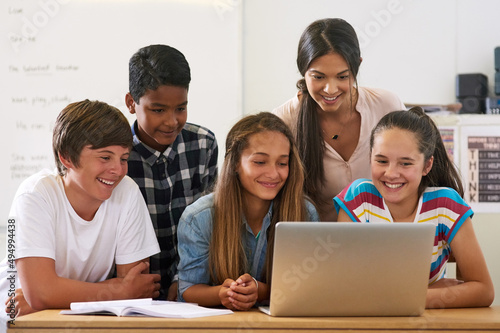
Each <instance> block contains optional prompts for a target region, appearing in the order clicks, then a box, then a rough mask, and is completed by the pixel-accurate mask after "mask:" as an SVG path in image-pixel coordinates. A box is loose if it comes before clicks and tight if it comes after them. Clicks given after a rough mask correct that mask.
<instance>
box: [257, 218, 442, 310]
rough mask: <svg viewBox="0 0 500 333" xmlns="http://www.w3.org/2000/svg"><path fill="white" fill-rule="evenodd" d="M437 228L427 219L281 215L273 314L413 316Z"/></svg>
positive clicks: (418, 305)
mask: <svg viewBox="0 0 500 333" xmlns="http://www.w3.org/2000/svg"><path fill="white" fill-rule="evenodd" d="M435 232H436V228H435V226H434V225H432V224H427V223H384V224H380V223H379V224H374V223H339V222H321V223H311V222H280V223H278V224H277V225H276V234H275V245H274V259H273V271H272V280H271V296H270V305H269V307H261V310H262V311H263V312H266V313H268V314H270V315H272V316H417V315H420V314H422V312H423V311H424V309H425V298H426V292H427V285H428V279H429V272H430V265H431V257H432V249H433V244H434V235H435Z"/></svg>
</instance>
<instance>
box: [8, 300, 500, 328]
mask: <svg viewBox="0 0 500 333" xmlns="http://www.w3.org/2000/svg"><path fill="white" fill-rule="evenodd" d="M96 330H97V331H98V332H107V333H109V332H120V333H129V332H137V331H140V330H144V331H147V332H160V331H162V332H168V331H172V332H173V331H175V332H186V333H187V332H202V331H204V332H234V331H238V332H274V333H278V332H285V331H289V330H293V331H294V332H311V331H316V330H322V331H327V332H328V331H330V332H333V331H336V332H338V331H341V330H352V331H353V332H356V331H365V332H366V331H367V330H369V331H372V332H380V331H387V330H394V331H404V330H413V331H415V330H422V331H425V330H428V331H432V330H434V331H443V330H453V331H457V330H460V331H461V332H468V331H469V332H470V331H474V332H478V331H500V306H497V307H491V308H472V309H446V310H427V311H425V313H424V314H423V315H422V316H420V317H307V318H305V317H301V318H276V317H270V316H268V315H266V314H264V313H261V312H258V310H252V311H249V312H235V313H234V314H230V315H223V316H215V317H205V318H196V319H166V318H151V317H114V316H75V315H71V316H70V315H60V314H59V310H45V311H41V312H37V313H32V314H30V315H26V316H23V317H20V318H18V319H16V320H15V326H11V327H10V328H9V329H8V332H9V333H15V332H42V333H48V332H51V333H59V332H68V331H72V332H79V333H88V332H92V333H93V332H96Z"/></svg>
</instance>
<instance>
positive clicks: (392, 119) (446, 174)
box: [370, 106, 464, 197]
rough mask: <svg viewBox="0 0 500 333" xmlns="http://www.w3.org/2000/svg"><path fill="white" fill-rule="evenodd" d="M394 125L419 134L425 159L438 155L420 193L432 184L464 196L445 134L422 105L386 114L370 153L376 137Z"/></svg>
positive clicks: (372, 138)
mask: <svg viewBox="0 0 500 333" xmlns="http://www.w3.org/2000/svg"><path fill="white" fill-rule="evenodd" d="M392 128H399V129H402V130H406V131H408V132H411V133H413V134H415V137H416V138H417V141H418V142H417V146H418V150H419V151H420V153H422V154H423V155H424V161H425V162H427V161H428V160H429V159H430V158H431V157H433V156H434V162H433V164H432V168H431V170H430V171H429V173H428V174H427V175H426V176H424V177H422V181H421V182H420V186H419V188H418V195H419V196H420V195H421V194H422V193H423V192H424V191H425V189H426V188H427V187H428V186H435V187H450V188H452V189H454V190H455V191H457V192H458V193H459V194H460V196H461V197H463V196H464V188H463V185H462V180H461V178H460V173H459V172H458V170H457V168H456V166H455V164H454V163H453V162H452V161H451V159H450V158H449V157H448V154H447V153H446V148H445V146H444V143H443V139H442V138H441V133H440V132H439V129H438V128H437V126H436V124H435V123H434V121H433V120H432V119H431V117H429V116H428V115H427V114H426V113H425V112H424V110H423V109H422V108H421V107H419V106H416V107H412V108H411V109H409V110H408V111H394V112H391V113H388V114H386V115H385V116H384V117H382V119H380V121H379V122H378V124H377V125H376V126H375V127H374V128H373V130H372V133H371V136H370V154H371V150H372V148H373V142H374V140H375V136H376V135H377V134H379V133H381V132H383V131H385V130H388V129H392Z"/></svg>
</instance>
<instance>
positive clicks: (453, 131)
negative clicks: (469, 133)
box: [438, 126, 460, 167]
mask: <svg viewBox="0 0 500 333" xmlns="http://www.w3.org/2000/svg"><path fill="white" fill-rule="evenodd" d="M438 129H439V132H440V133H441V139H443V143H444V148H446V152H447V153H448V157H449V158H450V159H451V160H452V161H453V162H454V163H455V165H456V166H457V167H459V161H460V159H459V151H458V127H457V126H438Z"/></svg>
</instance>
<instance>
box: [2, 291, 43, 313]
mask: <svg viewBox="0 0 500 333" xmlns="http://www.w3.org/2000/svg"><path fill="white" fill-rule="evenodd" d="M12 300H13V301H12ZM12 307H14V311H13V312H12ZM5 312H7V313H14V314H15V315H16V317H20V316H24V315H27V314H28V313H32V312H36V310H34V309H33V308H32V307H31V306H30V305H29V304H28V302H27V301H26V298H24V294H23V290H22V289H21V288H19V289H16V292H15V295H14V296H10V297H9V299H7V301H6V302H5Z"/></svg>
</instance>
